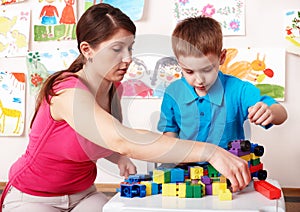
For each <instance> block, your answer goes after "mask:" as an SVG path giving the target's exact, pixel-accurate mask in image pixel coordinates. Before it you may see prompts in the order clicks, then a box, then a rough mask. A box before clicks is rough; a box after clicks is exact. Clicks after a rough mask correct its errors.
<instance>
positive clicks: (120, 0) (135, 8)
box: [84, 0, 144, 21]
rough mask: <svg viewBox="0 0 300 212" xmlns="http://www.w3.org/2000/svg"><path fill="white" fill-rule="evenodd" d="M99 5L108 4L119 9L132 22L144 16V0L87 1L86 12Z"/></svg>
mask: <svg viewBox="0 0 300 212" xmlns="http://www.w3.org/2000/svg"><path fill="white" fill-rule="evenodd" d="M98 3H106V4H110V5H112V6H114V7H117V8H119V9H120V10H122V11H123V12H124V13H125V14H126V15H128V16H129V17H130V19H131V20H132V21H138V20H140V19H141V18H142V16H143V10H144V0H131V1H124V0H85V5H84V6H85V10H87V9H88V8H89V7H90V6H92V5H95V4H98Z"/></svg>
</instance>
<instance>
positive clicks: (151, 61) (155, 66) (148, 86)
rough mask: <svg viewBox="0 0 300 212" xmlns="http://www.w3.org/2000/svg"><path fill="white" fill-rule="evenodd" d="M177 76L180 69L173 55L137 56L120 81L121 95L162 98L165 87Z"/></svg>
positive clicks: (179, 73)
mask: <svg viewBox="0 0 300 212" xmlns="http://www.w3.org/2000/svg"><path fill="white" fill-rule="evenodd" d="M179 78H181V69H180V67H179V66H178V64H177V61H176V59H175V58H174V57H160V56H153V55H143V56H137V57H134V58H133V61H132V63H131V64H130V66H129V68H128V70H127V73H126V74H125V76H124V79H123V80H122V82H121V84H122V87H123V94H122V97H129V98H136V97H138V98H162V97H163V94H164V91H165V88H166V87H167V86H168V85H169V84H170V83H171V82H173V81H175V80H177V79H179Z"/></svg>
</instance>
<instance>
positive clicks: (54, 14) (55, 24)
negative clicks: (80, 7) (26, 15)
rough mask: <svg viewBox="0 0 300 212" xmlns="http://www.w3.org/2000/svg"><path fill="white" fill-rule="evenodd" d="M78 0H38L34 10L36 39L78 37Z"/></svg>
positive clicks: (68, 38) (61, 39) (33, 19)
mask: <svg viewBox="0 0 300 212" xmlns="http://www.w3.org/2000/svg"><path fill="white" fill-rule="evenodd" d="M76 5H77V4H76V0H64V1H55V0H54V1H53V0H38V1H37V3H36V5H35V9H34V10H33V12H32V22H33V34H34V36H33V37H34V41H50V40H56V41H64V40H74V39H76V32H75V31H76V23H77V19H76V11H77V6H76Z"/></svg>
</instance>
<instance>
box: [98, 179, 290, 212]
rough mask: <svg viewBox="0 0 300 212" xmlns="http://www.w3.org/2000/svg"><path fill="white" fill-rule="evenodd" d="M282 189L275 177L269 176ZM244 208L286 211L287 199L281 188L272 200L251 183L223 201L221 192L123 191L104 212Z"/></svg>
mask: <svg viewBox="0 0 300 212" xmlns="http://www.w3.org/2000/svg"><path fill="white" fill-rule="evenodd" d="M267 181H268V182H269V183H271V184H273V185H274V186H276V187H278V188H280V189H281V187H280V185H279V183H278V182H277V181H275V180H270V179H269V180H267ZM214 210H218V211H227V212H228V210H231V211H243V212H246V211H248V212H250V211H251V212H253V211H259V212H271V211H272V212H273V211H274V212H275V211H276V212H277V211H278V212H284V211H285V202H284V196H283V193H282V191H281V198H280V199H277V200H270V199H268V198H266V197H265V196H263V195H262V194H260V193H259V192H257V191H255V190H254V187H253V183H250V184H249V185H248V186H247V188H245V189H244V190H243V191H240V192H236V193H233V195H232V200H229V201H221V200H219V198H218V196H211V195H207V196H204V197H202V198H179V197H166V196H162V195H161V194H158V195H152V196H146V197H143V198H139V197H134V198H126V197H121V196H120V193H117V194H116V195H115V196H113V197H112V198H111V199H110V201H109V202H108V203H107V204H106V205H105V206H104V208H103V212H137V211H138V212H141V211H148V212H150V211H151V212H155V211H159V212H179V211H181V212H195V211H214Z"/></svg>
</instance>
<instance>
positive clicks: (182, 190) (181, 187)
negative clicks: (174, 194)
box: [178, 183, 186, 198]
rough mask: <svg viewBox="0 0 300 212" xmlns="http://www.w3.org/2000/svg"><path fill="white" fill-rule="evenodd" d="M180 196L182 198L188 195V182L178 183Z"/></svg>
mask: <svg viewBox="0 0 300 212" xmlns="http://www.w3.org/2000/svg"><path fill="white" fill-rule="evenodd" d="M178 197H181V198H185V197H186V184H185V183H179V184H178Z"/></svg>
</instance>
